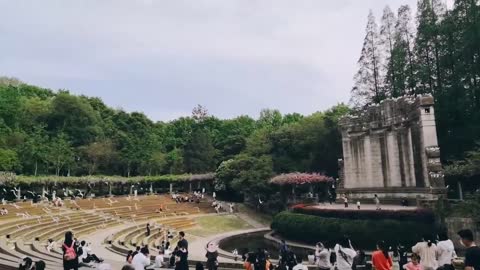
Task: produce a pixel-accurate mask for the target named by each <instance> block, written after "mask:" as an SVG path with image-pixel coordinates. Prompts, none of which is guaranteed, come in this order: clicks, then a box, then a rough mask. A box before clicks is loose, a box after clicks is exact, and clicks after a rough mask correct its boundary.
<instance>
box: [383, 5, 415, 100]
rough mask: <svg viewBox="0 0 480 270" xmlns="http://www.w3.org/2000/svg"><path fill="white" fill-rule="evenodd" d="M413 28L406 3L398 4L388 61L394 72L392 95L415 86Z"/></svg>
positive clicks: (399, 93)
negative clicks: (391, 48) (390, 53)
mask: <svg viewBox="0 0 480 270" xmlns="http://www.w3.org/2000/svg"><path fill="white" fill-rule="evenodd" d="M413 39H414V30H413V25H412V17H411V10H410V7H409V6H408V5H403V6H400V8H399V9H398V14H397V22H396V24H395V37H394V43H393V50H392V56H391V59H390V61H391V62H392V64H391V65H389V66H391V67H392V69H393V70H394V72H395V77H396V79H395V82H394V87H392V89H393V90H394V91H392V92H391V96H392V97H399V96H402V95H405V94H412V93H413V92H414V88H415V77H414V70H415V67H414V55H413V51H412V42H413Z"/></svg>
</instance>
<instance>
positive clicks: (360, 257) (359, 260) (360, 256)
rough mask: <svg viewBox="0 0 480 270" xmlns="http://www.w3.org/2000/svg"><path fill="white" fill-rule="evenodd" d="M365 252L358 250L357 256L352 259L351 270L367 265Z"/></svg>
mask: <svg viewBox="0 0 480 270" xmlns="http://www.w3.org/2000/svg"><path fill="white" fill-rule="evenodd" d="M366 257H367V256H365V252H364V251H363V250H359V251H358V252H357V256H355V257H354V258H353V263H352V270H357V267H359V266H366V265H367V260H366Z"/></svg>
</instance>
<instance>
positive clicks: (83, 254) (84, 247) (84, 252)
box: [78, 246, 92, 262]
mask: <svg viewBox="0 0 480 270" xmlns="http://www.w3.org/2000/svg"><path fill="white" fill-rule="evenodd" d="M81 249H82V251H83V252H82V255H80V256H78V261H79V262H83V259H86V258H87V256H88V254H90V252H92V250H91V249H90V248H89V247H87V246H83V247H81Z"/></svg>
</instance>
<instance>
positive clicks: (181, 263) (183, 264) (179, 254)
mask: <svg viewBox="0 0 480 270" xmlns="http://www.w3.org/2000/svg"><path fill="white" fill-rule="evenodd" d="M185 243H186V242H181V241H179V242H178V249H177V251H176V252H175V270H188V250H187V247H186V246H185Z"/></svg>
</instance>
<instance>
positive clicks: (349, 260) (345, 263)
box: [335, 244, 357, 270]
mask: <svg viewBox="0 0 480 270" xmlns="http://www.w3.org/2000/svg"><path fill="white" fill-rule="evenodd" d="M340 250H341V251H342V252H343V253H345V257H346V260H345V259H344V258H343V256H342V254H340V253H341V252H340ZM335 255H336V257H337V268H338V269H339V270H350V269H352V264H353V258H354V257H355V256H357V252H356V251H355V250H353V249H351V248H343V247H340V245H338V244H337V245H336V246H335Z"/></svg>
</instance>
